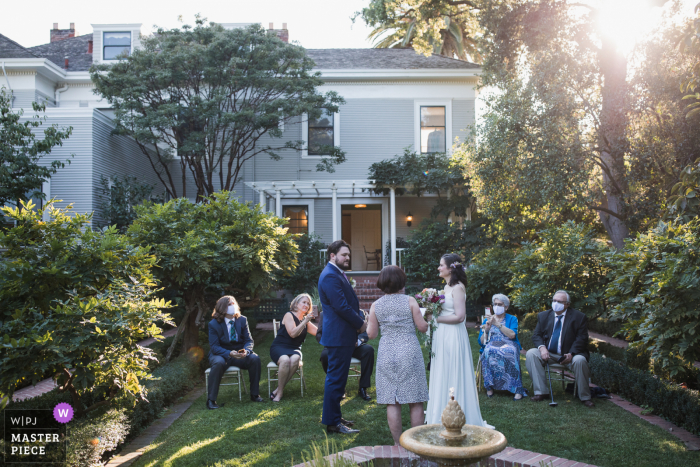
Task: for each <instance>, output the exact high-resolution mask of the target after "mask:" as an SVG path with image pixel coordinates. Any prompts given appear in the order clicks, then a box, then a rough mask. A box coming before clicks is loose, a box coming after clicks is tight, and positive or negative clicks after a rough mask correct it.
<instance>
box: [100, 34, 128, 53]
mask: <svg viewBox="0 0 700 467" xmlns="http://www.w3.org/2000/svg"><path fill="white" fill-rule="evenodd" d="M125 52H126V55H127V56H128V55H131V31H105V32H103V33H102V60H119V58H120V57H121V56H122V55H123V54H124V53H125Z"/></svg>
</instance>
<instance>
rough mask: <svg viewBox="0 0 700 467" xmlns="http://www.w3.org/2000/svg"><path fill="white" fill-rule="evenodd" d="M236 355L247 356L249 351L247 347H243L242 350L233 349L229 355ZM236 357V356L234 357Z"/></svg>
mask: <svg viewBox="0 0 700 467" xmlns="http://www.w3.org/2000/svg"><path fill="white" fill-rule="evenodd" d="M234 355H238V356H239V357H240V356H243V357H247V356H248V351H247V350H246V349H241V350H232V351H231V352H229V354H228V356H229V357H234ZM234 358H235V357H234Z"/></svg>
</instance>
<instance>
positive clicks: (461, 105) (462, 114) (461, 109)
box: [452, 99, 476, 143]
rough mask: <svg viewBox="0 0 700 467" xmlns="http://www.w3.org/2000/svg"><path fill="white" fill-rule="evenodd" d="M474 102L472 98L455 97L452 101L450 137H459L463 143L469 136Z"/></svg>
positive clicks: (473, 116) (473, 115) (473, 113)
mask: <svg viewBox="0 0 700 467" xmlns="http://www.w3.org/2000/svg"><path fill="white" fill-rule="evenodd" d="M475 117H476V114H475V103H474V100H473V99H455V100H454V101H452V138H453V139H455V138H459V142H460V143H463V142H464V141H465V140H466V139H467V138H468V137H469V129H468V127H469V125H472V124H473V123H474V119H475Z"/></svg>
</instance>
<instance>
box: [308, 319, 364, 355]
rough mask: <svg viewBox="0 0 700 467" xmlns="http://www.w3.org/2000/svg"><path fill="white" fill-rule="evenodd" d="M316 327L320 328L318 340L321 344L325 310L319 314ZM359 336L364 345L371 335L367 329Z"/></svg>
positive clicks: (317, 334)
mask: <svg viewBox="0 0 700 467" xmlns="http://www.w3.org/2000/svg"><path fill="white" fill-rule="evenodd" d="M316 327H317V328H318V329H317V330H316V342H318V343H319V344H320V343H321V334H323V312H321V313H319V314H318V325H317V326H316ZM357 338H358V339H360V341H361V342H362V344H360V345H364V344H366V343H367V341H368V340H369V335H368V334H367V331H365V332H361V333H359V334H358V335H357ZM358 347H359V346H358Z"/></svg>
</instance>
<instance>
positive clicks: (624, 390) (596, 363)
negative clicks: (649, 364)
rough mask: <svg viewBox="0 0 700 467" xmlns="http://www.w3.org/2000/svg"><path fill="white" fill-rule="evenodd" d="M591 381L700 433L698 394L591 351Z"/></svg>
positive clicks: (689, 429)
mask: <svg viewBox="0 0 700 467" xmlns="http://www.w3.org/2000/svg"><path fill="white" fill-rule="evenodd" d="M589 364H590V367H591V373H592V375H593V380H594V382H595V383H596V384H597V385H599V386H601V387H604V388H605V389H607V390H609V391H612V392H614V393H615V394H618V395H620V396H623V397H625V398H627V399H629V401H630V402H632V403H633V404H637V405H639V406H642V405H645V406H647V407H649V408H651V409H652V410H653V412H654V414H656V415H659V416H661V417H664V418H666V419H667V420H669V421H671V422H672V423H674V424H675V425H678V426H680V427H683V428H685V429H686V430H688V431H690V432H691V433H694V434H696V435H700V393H699V392H698V391H694V390H689V389H683V388H682V387H680V386H679V385H676V384H673V383H669V382H667V381H664V380H663V379H661V378H659V377H657V376H654V375H652V374H650V373H649V372H646V371H642V370H638V369H636V368H630V367H629V366H627V365H625V364H624V363H623V362H620V361H618V360H614V359H612V358H606V357H605V356H603V355H601V354H598V353H593V354H591V359H590V362H589Z"/></svg>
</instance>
